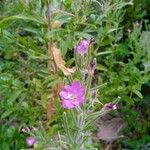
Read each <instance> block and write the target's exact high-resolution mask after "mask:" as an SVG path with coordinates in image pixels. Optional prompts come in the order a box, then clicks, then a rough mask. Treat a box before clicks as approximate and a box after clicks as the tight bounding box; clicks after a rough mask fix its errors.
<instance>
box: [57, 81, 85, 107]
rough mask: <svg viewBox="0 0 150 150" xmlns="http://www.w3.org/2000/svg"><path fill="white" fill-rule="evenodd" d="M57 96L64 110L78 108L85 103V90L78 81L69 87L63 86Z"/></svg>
mask: <svg viewBox="0 0 150 150" xmlns="http://www.w3.org/2000/svg"><path fill="white" fill-rule="evenodd" d="M59 95H60V99H61V102H62V106H63V107H64V108H67V109H72V108H74V107H80V105H82V104H83V103H84V101H85V88H84V86H83V85H82V84H81V83H80V82H79V81H73V83H72V84H71V85H66V86H64V88H63V90H62V91H61V92H60V93H59Z"/></svg>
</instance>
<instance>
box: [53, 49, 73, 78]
mask: <svg viewBox="0 0 150 150" xmlns="http://www.w3.org/2000/svg"><path fill="white" fill-rule="evenodd" d="M52 53H53V58H54V61H55V63H56V66H57V67H58V68H59V69H60V70H61V71H62V72H63V73H64V75H65V76H68V75H71V74H72V73H74V72H75V70H76V69H75V67H73V68H67V67H65V61H64V60H63V58H62V56H61V52H60V50H59V49H57V48H56V47H52Z"/></svg>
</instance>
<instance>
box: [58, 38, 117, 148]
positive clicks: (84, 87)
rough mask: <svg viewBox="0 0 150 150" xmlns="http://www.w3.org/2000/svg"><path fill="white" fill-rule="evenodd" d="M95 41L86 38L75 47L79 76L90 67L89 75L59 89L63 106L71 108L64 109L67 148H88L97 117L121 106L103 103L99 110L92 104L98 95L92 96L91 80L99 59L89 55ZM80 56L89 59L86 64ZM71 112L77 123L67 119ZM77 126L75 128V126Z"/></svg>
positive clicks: (86, 74) (85, 59)
mask: <svg viewBox="0 0 150 150" xmlns="http://www.w3.org/2000/svg"><path fill="white" fill-rule="evenodd" d="M93 43H94V40H93V39H91V38H89V39H84V40H81V41H80V42H79V44H78V45H77V46H76V47H75V55H76V57H77V59H76V62H75V63H76V67H78V68H77V70H79V76H82V75H83V73H82V72H84V70H87V71H85V78H80V77H79V78H78V80H77V79H75V80H73V81H72V83H71V85H65V86H64V88H63V90H62V91H61V92H60V93H59V95H60V100H61V103H62V107H64V108H65V109H68V110H69V111H67V110H66V112H64V113H63V120H64V129H65V132H66V135H65V137H66V140H67V141H66V143H68V145H67V146H68V147H67V149H68V148H74V149H77V150H78V149H86V148H88V144H89V142H91V140H92V137H91V136H90V133H91V128H90V127H92V126H93V125H94V122H95V121H96V120H97V118H99V117H100V116H103V115H105V114H106V113H107V112H108V111H110V110H115V109H116V108H117V107H116V104H115V103H109V104H105V105H104V107H102V109H100V108H99V110H98V111H97V112H95V111H94V110H93V109H92V107H90V106H91V103H92V105H93V103H94V102H93V101H94V99H92V94H93V92H92V91H91V82H92V78H93V76H94V71H95V68H96V59H95V58H94V59H93V58H91V56H89V53H90V47H91V46H92V44H93ZM78 60H80V64H85V63H87V65H84V67H83V66H82V67H83V68H82V67H81V65H80V64H79V62H77V61H78ZM84 61H85V62H84ZM77 64H79V65H77ZM81 79H82V81H81ZM95 96H96V95H95ZM99 107H100V105H99ZM67 115H68V116H69V115H71V116H72V117H71V118H70V117H69V118H70V119H72V121H73V122H74V125H73V126H72V125H71V124H69V122H70V120H68V119H67V118H68V117H67ZM73 128H75V129H74V130H73Z"/></svg>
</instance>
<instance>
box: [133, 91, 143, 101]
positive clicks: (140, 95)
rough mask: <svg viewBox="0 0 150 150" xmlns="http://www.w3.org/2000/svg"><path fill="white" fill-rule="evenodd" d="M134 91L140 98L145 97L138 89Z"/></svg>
mask: <svg viewBox="0 0 150 150" xmlns="http://www.w3.org/2000/svg"><path fill="white" fill-rule="evenodd" d="M133 93H134V94H136V95H137V96H138V97H139V98H141V99H142V98H143V96H142V94H141V92H139V91H138V90H134V91H133Z"/></svg>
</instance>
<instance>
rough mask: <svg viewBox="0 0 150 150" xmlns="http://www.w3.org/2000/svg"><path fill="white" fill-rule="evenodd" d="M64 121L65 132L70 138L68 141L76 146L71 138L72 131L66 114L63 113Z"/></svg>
mask: <svg viewBox="0 0 150 150" xmlns="http://www.w3.org/2000/svg"><path fill="white" fill-rule="evenodd" d="M63 120H64V129H65V132H66V134H67V137H68V139H69V142H70V143H71V144H72V145H74V142H73V139H72V136H71V134H70V131H69V126H68V122H67V116H66V112H64V113H63Z"/></svg>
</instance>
